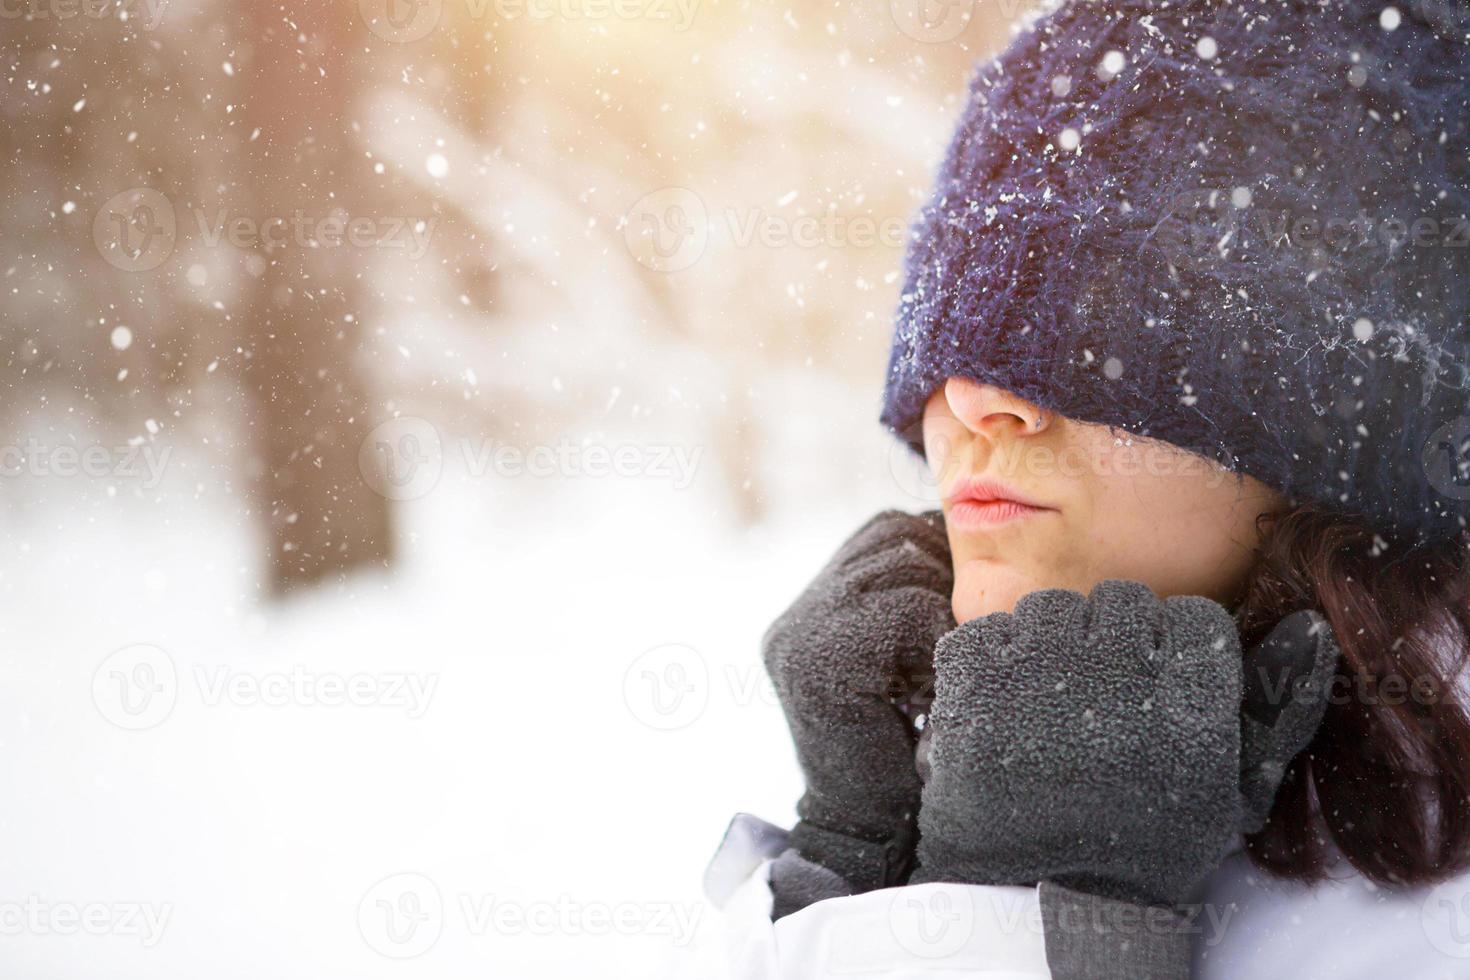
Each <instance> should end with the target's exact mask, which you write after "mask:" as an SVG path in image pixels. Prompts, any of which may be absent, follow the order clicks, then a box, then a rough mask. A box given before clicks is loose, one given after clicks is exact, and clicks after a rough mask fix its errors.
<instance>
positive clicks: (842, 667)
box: [763, 511, 955, 911]
mask: <svg viewBox="0 0 1470 980" xmlns="http://www.w3.org/2000/svg"><path fill="white" fill-rule="evenodd" d="M952 582H953V573H952V571H951V569H950V561H949V545H948V542H947V540H946V539H945V534H944V524H943V519H942V518H941V516H940V515H939V514H938V513H937V512H936V513H931V514H925V515H921V516H917V517H916V516H914V515H911V514H904V513H900V512H898V511H887V512H884V513H882V514H879V515H878V516H877V517H875V518H873V519H872V520H871V521H869V522H868V523H867V524H866V525H864V526H863V527H862V529H861V530H859V531H858V532H857V534H855V535H854V536H853V537H852V538H851V539H850V540H849V541H848V542H847V543H846V544H844V545H843V546H842V548H841V549H840V550H839V551H838V552H837V554H836V556H835V557H834V558H833V559H832V560H831V561H830V562H828V564H827V566H826V567H825V568H824V569H822V571H821V573H820V574H819V575H818V576H817V578H816V580H815V581H813V582H812V584H811V585H810V586H808V587H807V589H806V591H805V592H804V593H802V595H801V597H800V598H798V599H797V600H796V603H795V604H794V605H792V607H791V608H790V609H788V610H787V611H786V612H785V613H784V614H782V616H781V617H780V618H779V619H777V620H776V622H775V623H774V624H773V625H772V626H771V628H770V629H769V630H768V631H767V632H766V636H765V641H764V644H763V646H764V655H765V663H766V670H767V671H768V672H769V674H770V676H771V680H772V682H773V684H774V686H775V688H776V693H777V695H778V697H779V698H780V701H781V707H782V709H783V710H784V711H785V713H786V721H787V724H788V725H789V726H790V728H791V736H792V739H793V741H794V742H795V743H796V754H797V759H798V761H799V762H800V763H801V769H802V773H803V774H804V775H805V776H806V793H805V795H804V796H802V798H801V801H800V803H799V804H798V806H797V813H798V815H799V816H800V818H801V819H800V821H799V822H798V823H797V825H796V827H795V828H794V829H793V830H792V835H791V843H792V846H793V847H794V848H795V850H796V852H797V853H798V854H799V855H800V856H801V857H802V858H805V859H806V860H807V861H810V862H813V863H815V864H818V865H821V866H822V867H824V868H826V869H828V870H829V871H832V872H835V873H836V874H837V875H838V876H840V877H841V878H842V879H845V881H846V882H848V883H849V885H850V886H851V889H852V891H854V892H863V891H869V890H871V889H874V888H882V887H884V886H887V885H894V884H900V883H902V882H903V880H904V879H905V878H906V876H907V875H908V872H909V870H910V868H911V867H912V864H913V847H914V839H915V836H916V831H915V820H916V817H917V814H918V809H919V792H920V785H919V777H918V774H917V773H916V772H915V771H914V742H915V738H914V734H913V727H912V725H911V724H910V722H909V720H908V719H907V718H906V717H905V715H904V712H903V711H902V710H900V707H899V705H900V704H904V703H913V702H914V701H915V700H921V701H924V702H927V700H928V692H929V691H930V689H931V688H930V684H931V681H932V676H933V650H934V644H935V643H936V642H937V641H938V639H939V637H941V636H943V635H944V634H945V633H946V632H948V631H949V630H951V629H953V628H954V625H955V624H954V618H953V614H952V613H951V612H950V588H951V585H952ZM774 884H775V887H776V890H777V891H778V892H779V891H780V881H776V882H775V883H774ZM791 905H792V903H790V902H784V901H783V900H782V898H781V896H780V895H779V894H778V895H777V908H778V910H780V909H785V910H787V911H794V909H792V908H791Z"/></svg>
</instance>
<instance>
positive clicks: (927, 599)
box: [867, 586, 955, 711]
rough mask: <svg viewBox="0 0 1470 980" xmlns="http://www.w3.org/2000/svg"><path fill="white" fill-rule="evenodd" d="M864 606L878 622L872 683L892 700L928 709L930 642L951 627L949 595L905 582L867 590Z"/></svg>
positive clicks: (931, 661)
mask: <svg viewBox="0 0 1470 980" xmlns="http://www.w3.org/2000/svg"><path fill="white" fill-rule="evenodd" d="M867 602H868V606H867V609H868V612H869V614H870V615H872V616H874V617H877V618H878V619H879V620H881V622H882V623H883V629H882V637H883V644H884V647H883V649H882V650H880V651H876V652H875V656H874V659H873V663H874V665H875V668H876V669H875V673H874V676H873V679H872V683H871V688H872V689H873V690H876V691H878V692H880V694H881V695H882V697H883V699H884V700H885V701H887V702H888V703H889V704H891V705H906V706H908V707H909V708H911V709H915V710H920V711H927V710H928V708H929V705H930V703H931V702H932V701H933V691H934V648H935V645H936V644H937V643H938V642H939V639H940V637H942V636H944V635H945V634H946V633H948V632H949V631H950V630H952V629H954V625H955V623H954V614H953V613H952V612H951V610H950V602H949V596H948V595H946V594H943V593H939V592H935V591H934V590H932V589H928V588H923V587H919V586H904V587H900V588H895V589H889V590H885V591H882V592H874V593H871V594H870V595H869V596H868V599H867Z"/></svg>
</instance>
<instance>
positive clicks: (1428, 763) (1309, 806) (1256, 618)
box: [1236, 506, 1470, 885]
mask: <svg viewBox="0 0 1470 980" xmlns="http://www.w3.org/2000/svg"><path fill="white" fill-rule="evenodd" d="M1261 531H1262V541H1261V545H1260V559H1259V561H1258V562H1257V563H1256V565H1255V567H1254V568H1253V570H1252V571H1251V573H1250V576H1249V578H1248V580H1247V582H1246V585H1245V591H1244V593H1243V595H1242V600H1241V603H1240V605H1239V607H1238V608H1237V611H1236V618H1237V621H1238V623H1239V625H1240V629H1241V634H1242V639H1243V640H1244V642H1245V643H1246V644H1247V646H1248V647H1249V645H1252V644H1254V643H1256V642H1258V641H1259V640H1260V639H1261V638H1262V637H1263V636H1264V635H1265V634H1266V633H1267V632H1269V630H1270V629H1271V627H1272V626H1274V625H1275V624H1276V623H1277V622H1278V621H1279V620H1280V619H1281V618H1282V617H1283V616H1286V615H1287V614H1289V613H1291V612H1294V611H1296V610H1298V609H1305V608H1315V609H1318V610H1320V611H1321V612H1322V613H1323V614H1324V615H1325V616H1326V617H1327V620H1328V621H1329V622H1330V623H1331V624H1332V630H1333V634H1334V635H1335V637H1336V639H1337V642H1338V646H1339V647H1340V648H1341V650H1342V658H1341V660H1340V661H1339V663H1338V676H1337V678H1336V679H1335V681H1334V685H1333V690H1332V695H1331V697H1330V700H1329V704H1328V707H1327V713H1326V716H1325V718H1324V719H1323V722H1322V727H1321V728H1320V729H1319V730H1318V732H1317V735H1316V737H1315V738H1314V739H1313V740H1312V742H1311V744H1310V745H1309V746H1308V747H1307V750H1306V751H1305V752H1303V753H1302V754H1301V755H1299V756H1297V758H1296V760H1295V761H1294V762H1293V763H1292V764H1291V765H1290V766H1289V767H1288V768H1287V771H1286V776H1285V779H1284V780H1283V782H1282V784H1281V789H1280V791H1279V793H1278V794H1277V797H1276V802H1275V805H1274V807H1273V809H1272V811H1271V817H1270V819H1269V820H1268V821H1267V823H1266V826H1265V827H1264V828H1263V829H1262V830H1261V831H1260V832H1259V833H1257V834H1254V835H1252V836H1251V837H1250V838H1248V840H1247V842H1246V843H1247V850H1248V851H1249V853H1250V855H1251V857H1252V859H1253V860H1254V861H1255V862H1256V863H1257V864H1258V865H1260V866H1261V867H1262V868H1265V869H1266V870H1268V871H1270V872H1273V873H1275V874H1278V875H1283V876H1287V877H1292V878H1301V879H1305V880H1308V881H1312V880H1317V879H1320V878H1322V877H1324V876H1325V874H1326V873H1327V872H1328V871H1329V870H1330V868H1331V865H1332V861H1333V853H1332V847H1329V842H1330V844H1331V845H1333V846H1335V848H1336V849H1337V850H1338V851H1340V852H1341V853H1342V855H1343V856H1344V857H1346V858H1347V860H1348V861H1349V862H1351V863H1352V865H1353V867H1355V868H1357V870H1358V871H1360V872H1361V873H1362V874H1364V875H1366V876H1367V877H1368V878H1370V879H1372V880H1373V881H1375V882H1379V883H1382V884H1386V885H1417V884H1426V883H1431V882H1434V881H1438V880H1441V879H1443V878H1446V877H1449V876H1451V875H1453V874H1454V873H1456V872H1458V871H1462V870H1464V869H1465V868H1466V867H1467V866H1470V713H1467V711H1466V707H1465V702H1464V698H1463V697H1462V695H1461V692H1460V690H1459V683H1460V681H1459V675H1460V672H1461V670H1462V669H1463V668H1464V666H1465V663H1466V660H1467V658H1470V547H1467V540H1466V537H1465V535H1463V534H1462V535H1459V536H1457V537H1456V538H1455V539H1454V540H1453V541H1450V542H1448V543H1445V544H1443V545H1437V546H1420V547H1405V546H1400V545H1398V544H1396V543H1395V542H1393V541H1392V540H1390V539H1387V538H1386V537H1384V536H1381V535H1379V534H1375V533H1374V531H1373V530H1371V529H1370V528H1368V527H1367V526H1366V525H1364V524H1362V523H1360V522H1358V521H1355V520H1353V519H1351V518H1345V517H1343V516H1342V515H1340V514H1334V513H1331V512H1329V511H1326V510H1324V509H1322V508H1320V507H1315V506H1303V507H1295V508H1292V509H1289V510H1286V511H1284V512H1282V513H1277V514H1271V515H1266V516H1265V517H1263V518H1262V523H1261Z"/></svg>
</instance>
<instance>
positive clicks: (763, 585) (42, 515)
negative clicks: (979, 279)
mask: <svg viewBox="0 0 1470 980" xmlns="http://www.w3.org/2000/svg"><path fill="white" fill-rule="evenodd" d="M871 428H872V429H873V430H874V431H873V433H872V441H871V442H866V443H863V445H864V446H865V447H866V448H865V450H864V451H863V452H862V453H860V454H858V456H860V460H859V462H858V463H856V464H853V467H852V472H851V474H850V475H851V477H852V479H851V480H850V481H849V482H848V483H847V484H844V485H839V486H838V487H837V488H836V489H837V492H835V493H833V492H828V493H826V494H825V495H824V496H823V498H822V499H821V501H820V506H816V507H811V508H806V507H802V508H797V507H789V506H788V507H786V508H784V509H781V508H778V509H777V516H776V517H775V518H773V519H772V520H771V521H770V522H768V523H767V524H765V525H762V526H760V527H758V528H757V529H755V530H753V531H740V530H737V529H736V525H735V523H734V522H732V521H730V520H728V519H726V518H725V517H723V516H721V511H722V510H723V508H724V507H725V506H726V504H725V502H726V501H727V500H728V499H729V498H728V495H727V494H725V493H723V492H722V488H721V487H720V486H719V480H720V475H719V473H718V471H717V470H716V469H715V468H714V467H712V466H706V467H703V468H702V469H701V471H700V475H699V479H698V480H696V482H695V484H694V485H693V486H692V487H691V488H689V489H686V490H676V489H674V488H673V487H671V486H670V485H669V483H668V482H667V481H660V480H648V479H641V480H640V479H617V478H604V479H583V480H570V479H561V478H547V479H534V478H524V479H521V480H513V481H507V480H498V479H492V478H487V477H484V476H474V475H472V474H470V473H468V472H466V471H464V469H463V467H462V466H461V465H460V463H459V462H457V461H456V459H455V458H454V457H453V456H452V455H446V463H445V470H444V474H443V476H442V477H441V479H440V481H439V483H438V485H437V486H436V487H435V488H434V489H433V491H432V492H430V493H428V494H426V495H425V496H423V497H421V498H419V499H416V500H413V501H409V502H406V503H404V504H403V505H402V506H401V509H400V514H401V517H402V525H401V532H402V540H403V548H402V560H401V562H400V564H399V567H398V568H397V569H396V570H395V571H394V572H393V573H392V574H391V575H389V574H387V573H383V574H365V575H360V576H358V577H355V578H354V579H352V580H351V581H350V582H349V583H348V585H347V587H346V588H344V589H341V590H337V589H327V590H323V591H320V592H318V593H315V594H307V595H303V596H301V597H300V598H297V599H293V600H291V601H288V602H286V603H284V604H272V603H269V602H265V601H262V600H260V599H259V598H257V597H256V584H255V583H256V578H257V570H256V569H255V568H254V567H253V566H252V564H251V562H250V560H249V559H248V557H247V556H248V554H249V552H248V550H247V546H248V544H249V541H250V535H252V534H253V533H254V531H255V528H254V525H253V523H252V521H251V520H250V518H249V517H247V516H245V514H244V513H243V512H244V507H243V505H242V502H241V501H240V500H238V499H235V498H232V497H229V496H225V495H221V494H220V493H219V492H218V491H215V490H212V489H209V488H210V487H212V486H213V485H214V483H215V482H217V481H211V480H210V479H209V476H208V474H207V473H203V472H200V471H199V470H197V469H196V467H197V466H199V465H201V462H200V461H199V460H193V459H190V458H188V457H187V456H186V455H185V454H184V453H183V452H182V451H179V452H176V453H175V455H174V456H173V458H172V459H171V461H170V465H169V467H168V469H167V472H166V476H165V479H164V482H163V483H162V484H161V485H160V486H159V487H158V488H157V489H154V490H151V491H149V492H146V493H145V492H142V491H140V489H139V488H138V487H136V486H130V485H126V484H124V485H122V486H121V487H119V486H118V485H117V484H116V483H115V482H114V483H113V484H111V485H109V484H108V483H107V482H105V481H102V480H92V479H88V478H71V479H68V480H61V479H58V478H49V479H48V478H37V477H12V478H7V480H6V481H5V484H4V487H3V490H4V497H3V498H0V500H3V510H0V518H3V519H0V544H3V549H4V550H3V554H4V555H5V558H4V560H3V565H0V596H3V603H4V608H5V610H6V614H5V615H4V616H3V618H0V640H3V643H0V650H3V657H4V663H3V676H4V677H5V679H6V683H5V685H4V686H3V688H0V743H3V744H0V750H3V752H4V756H5V759H6V765H5V767H4V773H5V780H4V787H3V794H4V799H5V802H6V806H5V807H4V809H3V811H0V814H3V815H0V822H3V828H4V836H5V840H6V846H5V847H4V848H3V850H0V973H3V975H5V976H15V977H21V976H23V977H26V978H29V980H47V978H83V977H97V976H103V975H105V976H107V977H109V978H117V980H126V978H140V980H141V978H149V980H160V978H175V977H178V978H185V977H188V978H198V977H209V978H211V980H227V978H237V977H238V978H257V977H262V976H272V977H286V978H294V977H301V978H308V977H309V978H329V977H354V978H365V977H394V978H404V977H433V978H436V980H446V978H455V977H476V978H484V977H518V978H519V977H536V978H539V977H578V978H585V977H593V976H595V977H599V978H616V977H629V978H635V977H636V978H639V980H646V978H649V977H656V976H666V975H676V976H683V975H697V971H696V970H695V968H694V967H693V960H692V959H691V956H692V953H691V952H690V950H691V949H693V948H694V947H695V946H696V943H695V942H693V941H692V938H693V936H692V934H693V933H695V932H698V931H701V930H705V931H707V930H709V929H711V928H712V927H714V926H715V925H716V921H715V916H714V912H713V910H712V909H709V908H706V906H705V904H704V902H703V899H702V896H701V895H700V893H699V878H700V873H701V871H702V870H703V866H704V862H705V861H706V860H707V858H708V857H709V854H710V853H711V851H712V849H713V848H714V846H715V844H716V843H717V841H718V838H719V836H720V833H721V831H722V830H723V828H724V825H725V823H726V821H727V820H728V818H729V816H730V815H731V814H732V813H733V812H734V811H736V810H742V809H743V810H749V811H753V812H755V813H757V814H760V815H762V816H764V817H767V818H769V819H772V820H777V821H781V822H786V823H789V821H790V819H791V810H792V804H793V802H794V800H795V799H796V796H797V795H798V792H799V788H800V780H799V776H798V774H797V772H796V770H795V766H794V762H793V759H792V755H791V750H790V747H789V743H788V741H787V737H786V732H785V729H784V725H783V723H782V720H781V717H780V713H779V710H778V709H777V708H776V706H775V704H774V701H773V699H772V697H771V695H770V692H769V689H768V687H767V686H766V684H765V681H764V676H763V674H762V673H761V670H760V666H759V659H758V655H757V645H758V640H759V636H760V633H761V631H762V629H763V628H764V626H765V625H766V623H767V622H769V620H770V619H771V618H772V617H773V616H774V615H775V614H776V613H777V612H778V611H779V610H780V609H781V608H782V606H783V605H784V604H785V603H786V602H788V601H789V600H790V599H791V597H792V596H793V595H794V594H795V592H796V590H797V589H798V588H799V586H800V585H801V584H802V582H803V581H804V580H805V579H806V578H807V577H808V576H809V575H810V574H811V573H812V572H813V571H814V570H815V568H816V567H817V565H818V564H819V563H820V561H821V560H822V559H823V558H824V557H825V556H826V555H827V553H829V552H830V551H831V550H832V548H833V547H834V546H835V544H836V543H837V542H838V541H839V540H840V539H841V537H842V536H843V535H844V534H845V533H846V532H847V531H848V530H850V529H851V527H852V526H854V525H855V524H856V523H857V522H858V521H860V520H861V519H862V518H863V517H864V516H866V514H867V513H869V512H871V511H872V510H873V509H876V507H877V506H879V505H881V504H883V503H885V502H891V503H896V504H899V505H908V506H914V505H915V503H916V502H915V501H914V500H913V498H912V497H910V496H909V495H908V494H907V493H906V492H905V491H904V490H903V489H902V488H901V487H899V486H898V485H897V484H898V483H901V482H902V481H895V480H894V478H893V476H892V475H891V473H890V472H888V470H889V468H890V467H891V461H890V458H889V456H888V455H887V452H886V448H884V445H885V444H882V443H880V442H879V441H878V440H879V439H881V436H880V435H879V434H878V433H877V432H876V426H872V427H871ZM864 438H866V437H864ZM833 465H834V466H838V467H840V466H841V465H843V464H841V463H840V461H834V462H833ZM109 486H111V488H112V489H111V491H109ZM201 488H204V489H203V490H201ZM139 644H142V645H144V646H141V647H140V646H136V645H139ZM117 651H123V652H121V653H117ZM649 651H652V652H651V653H649ZM170 668H171V669H172V677H173V678H174V681H175V682H174V683H173V684H172V685H170V683H169V676H170ZM149 669H152V671H153V673H152V674H149V673H148V672H147V671H148V670H149ZM681 671H682V673H680V672H681ZM334 683H335V684H337V685H338V687H337V688H336V689H334V688H333V687H332V686H331V685H332V684H334ZM352 685H359V686H357V687H353V686H352ZM676 690H682V691H683V693H684V698H683V700H677V701H676V700H674V698H673V692H675V691H676ZM150 692H151V696H148V697H146V699H145V695H149V694H150ZM345 692H355V693H353V694H352V700H353V701H354V702H355V703H324V702H329V701H334V700H336V701H340V700H342V699H344V698H346V696H347V695H346V693H345ZM165 711H166V712H167V713H166V714H164V713H163V712H165ZM134 729H136V730H134ZM385 879H387V880H386V881H385ZM415 903H417V904H415Z"/></svg>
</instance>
